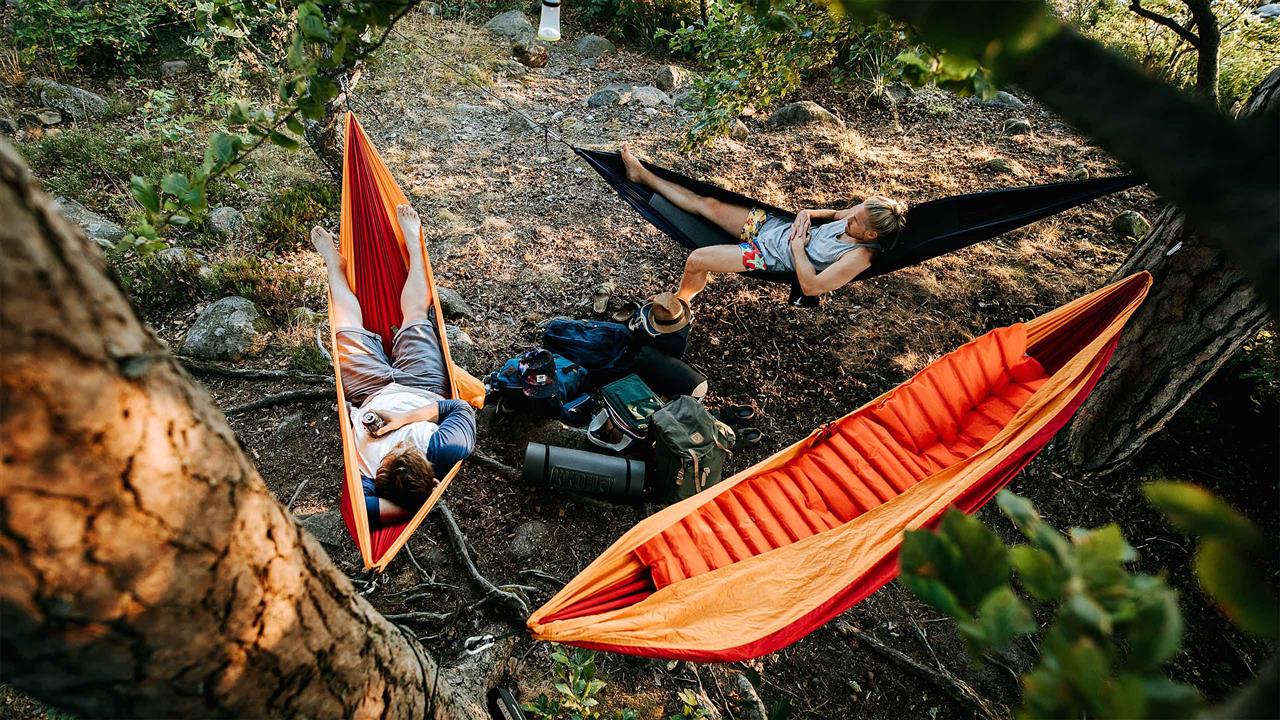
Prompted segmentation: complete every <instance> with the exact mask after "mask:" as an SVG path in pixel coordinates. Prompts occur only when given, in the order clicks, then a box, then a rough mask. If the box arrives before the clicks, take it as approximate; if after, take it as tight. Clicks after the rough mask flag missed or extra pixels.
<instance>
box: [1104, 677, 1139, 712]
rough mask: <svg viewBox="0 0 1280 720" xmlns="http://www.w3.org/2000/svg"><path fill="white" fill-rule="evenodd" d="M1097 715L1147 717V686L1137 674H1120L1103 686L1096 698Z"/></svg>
mask: <svg viewBox="0 0 1280 720" xmlns="http://www.w3.org/2000/svg"><path fill="white" fill-rule="evenodd" d="M1098 704H1099V706H1100V712H1099V713H1098V716H1099V717H1104V718H1145V717H1147V688H1146V685H1145V684H1144V683H1143V681H1142V678H1140V677H1138V676H1137V675H1129V674H1125V675H1121V676H1120V677H1118V678H1115V679H1114V680H1112V681H1111V682H1110V683H1107V685H1106V687H1105V688H1103V691H1102V696H1101V697H1099V698H1098Z"/></svg>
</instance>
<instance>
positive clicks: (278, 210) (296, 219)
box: [257, 182, 341, 254]
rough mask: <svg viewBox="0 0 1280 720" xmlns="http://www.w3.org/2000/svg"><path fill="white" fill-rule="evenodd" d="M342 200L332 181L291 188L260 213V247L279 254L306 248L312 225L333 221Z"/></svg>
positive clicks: (258, 223) (258, 221)
mask: <svg viewBox="0 0 1280 720" xmlns="http://www.w3.org/2000/svg"><path fill="white" fill-rule="evenodd" d="M340 201H341V196H340V193H339V191H338V189H337V188H336V187H335V186H334V185H333V184H331V183H318V182H315V183H302V184H300V185H295V186H293V187H290V188H288V189H287V190H285V191H284V192H282V193H280V196H279V197H277V198H275V199H274V200H272V201H271V202H270V203H268V204H267V205H266V206H265V207H264V208H263V209H262V210H261V211H260V212H259V213H258V220H257V228H258V246H259V247H260V248H261V249H263V250H266V251H268V252H274V253H277V254H280V253H287V252H292V251H294V250H297V249H298V248H300V247H304V246H305V244H306V238H307V233H308V232H309V231H310V230H311V226H312V225H317V224H325V223H326V221H329V220H332V219H333V217H334V216H335V215H336V214H337V212H338V205H339V202H340Z"/></svg>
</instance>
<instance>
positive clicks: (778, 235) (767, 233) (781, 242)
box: [756, 215, 875, 272]
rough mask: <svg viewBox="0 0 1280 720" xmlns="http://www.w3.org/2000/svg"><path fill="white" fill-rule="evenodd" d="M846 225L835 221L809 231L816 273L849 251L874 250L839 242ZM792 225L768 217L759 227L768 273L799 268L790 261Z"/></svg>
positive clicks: (773, 217) (759, 239) (757, 239)
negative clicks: (861, 248) (789, 239)
mask: <svg viewBox="0 0 1280 720" xmlns="http://www.w3.org/2000/svg"><path fill="white" fill-rule="evenodd" d="M846 224H847V222H846V221H845V220H834V221H832V222H829V223H825V224H823V225H815V226H812V227H810V228H809V245H808V247H806V248H805V250H806V254H808V256H809V261H810V262H812V263H813V267H814V269H815V270H817V271H818V272H822V271H823V270H826V269H827V268H828V267H830V266H831V265H832V264H833V263H834V262H835V261H837V260H839V259H840V258H841V257H842V256H843V255H844V254H845V253H847V252H849V251H850V250H854V249H857V248H860V247H872V248H874V247H875V246H874V245H868V244H865V243H851V242H844V241H842V240H840V239H839V238H840V236H841V235H842V234H843V233H844V228H845V225H846ZM791 225H792V221H791V220H787V219H784V218H780V217H777V216H776V215H769V216H767V217H766V218H765V221H764V224H763V225H761V226H760V232H759V233H758V234H757V235H756V244H757V245H759V246H760V253H761V254H762V255H764V262H765V266H766V269H768V270H795V269H796V264H795V263H794V262H792V258H791V243H790V242H788V241H787V238H789V237H790V236H791Z"/></svg>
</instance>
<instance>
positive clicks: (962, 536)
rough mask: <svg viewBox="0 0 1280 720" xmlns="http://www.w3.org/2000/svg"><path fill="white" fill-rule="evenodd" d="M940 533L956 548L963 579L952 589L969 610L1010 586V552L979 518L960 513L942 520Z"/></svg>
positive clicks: (954, 580)
mask: <svg viewBox="0 0 1280 720" xmlns="http://www.w3.org/2000/svg"><path fill="white" fill-rule="evenodd" d="M940 532H941V534H942V536H943V537H945V538H946V539H947V540H949V541H950V542H951V544H952V545H954V546H955V548H956V550H957V552H958V556H959V558H958V559H959V561H960V562H959V565H960V567H959V568H958V570H959V576H958V577H953V578H949V580H950V582H948V585H949V587H950V588H951V590H952V592H954V593H955V594H956V596H957V597H958V599H959V600H960V604H961V605H963V606H964V607H965V608H976V607H978V604H979V603H981V602H982V601H983V598H985V597H987V595H988V594H989V593H991V592H992V591H993V590H995V589H997V588H1000V587H1005V588H1006V589H1007V586H1008V583H1009V552H1008V550H1007V549H1006V548H1005V546H1004V543H1002V542H1000V538H999V537H996V534H995V533H994V532H992V531H991V530H990V528H988V527H987V526H986V525H983V524H982V522H980V521H979V520H978V519H977V518H973V517H970V516H968V515H965V514H964V513H962V512H960V511H958V510H954V509H951V510H947V512H946V514H944V515H943V516H942V527H941V528H940Z"/></svg>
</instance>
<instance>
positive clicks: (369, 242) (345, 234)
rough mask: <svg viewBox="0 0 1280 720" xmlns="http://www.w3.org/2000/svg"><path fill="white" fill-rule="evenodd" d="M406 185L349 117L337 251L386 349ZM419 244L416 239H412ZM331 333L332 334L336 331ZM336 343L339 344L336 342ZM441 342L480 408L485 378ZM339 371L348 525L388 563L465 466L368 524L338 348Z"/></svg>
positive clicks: (460, 386)
mask: <svg viewBox="0 0 1280 720" xmlns="http://www.w3.org/2000/svg"><path fill="white" fill-rule="evenodd" d="M407 202H408V200H406V199H405V196H404V193H403V192H401V190H400V187H399V186H398V185H396V181H395V179H394V178H392V177H391V173H390V172H388V171H387V166H386V165H385V164H383V162H382V158H380V157H378V151H377V150H375V149H374V148H373V145H371V144H370V143H369V138H368V137H366V136H365V134H364V129H363V128H361V127H360V123H359V122H357V121H356V118H355V116H354V115H352V114H351V113H347V117H346V149H345V152H344V154H343V158H342V229H341V233H340V238H339V240H340V244H339V252H340V253H341V254H342V257H343V258H344V259H345V260H346V263H347V282H349V283H351V288H352V289H353V290H354V291H355V294H356V298H357V299H359V300H360V311H361V314H362V315H363V317H364V326H365V327H366V328H367V329H369V330H371V331H373V332H375V333H377V334H378V335H379V336H381V337H382V342H383V344H384V345H385V346H386V348H387V351H388V352H390V350H391V338H392V336H393V335H394V331H393V328H395V327H398V326H399V324H400V321H401V314H400V291H401V289H402V288H403V287H404V281H405V278H406V277H408V274H409V251H408V249H407V246H406V245H405V241H404V237H403V236H402V234H401V232H400V225H399V223H397V222H396V219H395V212H396V205H399V204H401V203H407ZM414 244H415V246H416V245H417V242H415V243H414ZM422 252H423V260H424V262H423V267H424V268H426V273H427V289H428V290H429V292H430V293H431V306H432V309H433V310H434V312H435V315H436V327H437V328H441V329H442V328H444V315H443V314H442V313H441V311H440V302H439V298H438V297H437V294H436V280H435V277H434V276H433V275H432V274H431V259H430V258H429V257H426V249H425V247H423V250H422ZM329 328H330V333H333V332H336V330H337V328H336V326H335V324H334V322H333V298H332V297H330V298H329ZM330 340H331V341H332V340H333V338H332V337H331V338H330ZM334 347H337V344H336V342H335V343H334ZM440 347H441V349H442V350H443V351H444V356H445V358H446V359H447V360H448V362H447V363H446V367H447V368H448V372H449V389H450V395H451V397H454V398H461V399H463V400H466V401H467V402H469V403H471V405H473V406H475V407H477V408H479V407H481V406H482V405H483V404H484V385H483V384H482V383H481V382H480V381H479V380H477V379H476V378H474V377H472V376H471V375H470V374H468V373H467V371H466V370H463V369H462V368H460V367H458V366H457V365H455V364H454V363H453V359H452V358H451V357H450V355H449V340H448V338H446V337H445V336H444V333H443V332H441V333H440ZM333 366H334V376H335V378H336V380H337V386H338V408H339V411H338V424H339V425H340V426H341V428H342V457H343V467H344V474H345V476H346V477H345V482H344V483H343V485H342V502H341V507H342V519H343V520H345V521H346V524H347V531H348V532H349V533H351V537H352V539H354V540H355V541H356V545H357V546H358V547H359V548H360V556H361V557H362V558H363V559H364V566H365V568H366V569H373V570H379V571H381V570H383V569H384V568H386V566H387V564H388V563H390V562H391V560H392V558H394V557H395V556H396V553H398V552H400V548H402V547H404V545H405V543H406V542H408V541H409V536H410V535H412V534H413V531H414V530H416V529H417V527H418V526H419V525H421V524H422V521H423V520H425V519H426V517H427V513H429V512H430V511H431V508H432V507H434V506H435V504H436V502H437V501H439V499H440V496H441V495H443V494H444V491H445V488H446V487H448V486H449V483H450V482H451V481H452V480H453V478H454V476H455V475H457V474H458V470H459V469H460V468H461V467H462V464H461V463H459V464H458V465H455V466H454V467H453V469H452V470H450V471H449V473H448V474H447V475H445V476H444V478H443V479H441V481H440V484H439V485H438V486H437V487H436V489H435V492H433V493H432V494H431V497H429V498H428V499H427V501H426V502H425V503H423V504H422V507H421V508H419V510H418V512H417V513H416V514H414V516H413V517H412V518H411V519H410V520H409V521H408V522H404V523H399V524H395V525H389V526H386V527H381V528H370V527H369V517H368V514H367V513H366V512H365V498H364V486H363V485H362V484H361V482H360V468H359V463H358V461H357V459H356V449H355V444H354V440H353V436H352V429H351V418H350V415H349V414H348V413H347V412H346V407H347V405H346V396H345V395H344V394H343V391H342V370H341V367H342V358H341V357H339V356H338V355H337V353H334V358H333Z"/></svg>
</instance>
